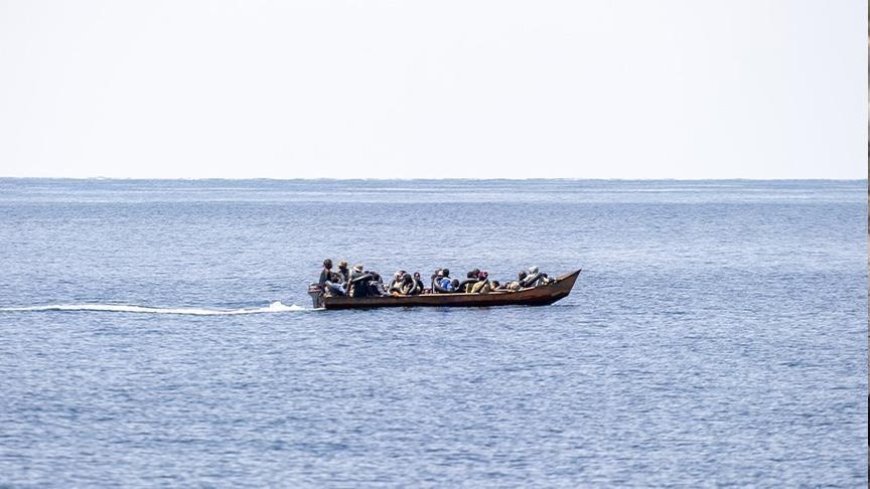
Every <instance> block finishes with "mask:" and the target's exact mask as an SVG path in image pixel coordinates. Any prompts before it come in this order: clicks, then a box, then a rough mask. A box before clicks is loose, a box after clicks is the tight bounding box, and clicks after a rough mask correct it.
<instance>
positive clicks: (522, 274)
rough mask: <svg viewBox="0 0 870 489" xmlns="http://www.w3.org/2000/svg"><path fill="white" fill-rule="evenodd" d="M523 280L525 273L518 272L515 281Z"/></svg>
mask: <svg viewBox="0 0 870 489" xmlns="http://www.w3.org/2000/svg"><path fill="white" fill-rule="evenodd" d="M524 278H526V272H525V271H523V272H520V273H518V274H517V279H519V280H522V279H524Z"/></svg>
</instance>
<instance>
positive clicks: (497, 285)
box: [492, 280, 501, 289]
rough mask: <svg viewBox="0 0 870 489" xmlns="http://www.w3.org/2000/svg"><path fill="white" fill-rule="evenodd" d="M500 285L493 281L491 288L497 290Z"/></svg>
mask: <svg viewBox="0 0 870 489" xmlns="http://www.w3.org/2000/svg"><path fill="white" fill-rule="evenodd" d="M500 285H501V284H500V283H498V280H493V281H492V288H494V289H497V288H498V287H499V286H500Z"/></svg>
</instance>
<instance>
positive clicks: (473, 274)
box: [468, 268, 480, 278]
mask: <svg viewBox="0 0 870 489" xmlns="http://www.w3.org/2000/svg"><path fill="white" fill-rule="evenodd" d="M479 276H480V269H479V268H475V269H474V270H472V271H470V272H468V278H477V277H479Z"/></svg>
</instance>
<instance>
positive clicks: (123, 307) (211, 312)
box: [0, 301, 307, 316]
mask: <svg viewBox="0 0 870 489" xmlns="http://www.w3.org/2000/svg"><path fill="white" fill-rule="evenodd" d="M306 310H307V309H305V308H304V307H301V306H297V305H296V304H293V305H291V306H288V305H285V304H282V303H281V302H277V301H276V302H273V303H271V304H269V305H268V306H266V307H258V308H251V309H204V308H198V307H147V306H135V305H127V304H50V305H46V306H29V307H0V312H44V311H93V312H128V313H138V314H180V315H187V316H236V315H241V314H264V313H276V312H299V311H306Z"/></svg>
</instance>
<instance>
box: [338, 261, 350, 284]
mask: <svg viewBox="0 0 870 489" xmlns="http://www.w3.org/2000/svg"><path fill="white" fill-rule="evenodd" d="M338 274H339V275H340V276H341V282H342V283H346V282H347V279H349V278H350V270H348V269H347V262H346V261H344V260H342V261H340V262H338Z"/></svg>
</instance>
